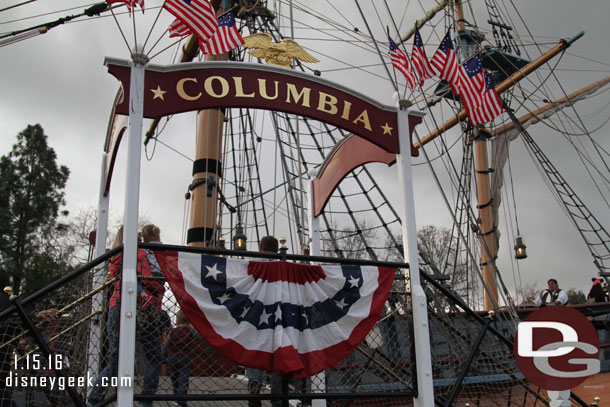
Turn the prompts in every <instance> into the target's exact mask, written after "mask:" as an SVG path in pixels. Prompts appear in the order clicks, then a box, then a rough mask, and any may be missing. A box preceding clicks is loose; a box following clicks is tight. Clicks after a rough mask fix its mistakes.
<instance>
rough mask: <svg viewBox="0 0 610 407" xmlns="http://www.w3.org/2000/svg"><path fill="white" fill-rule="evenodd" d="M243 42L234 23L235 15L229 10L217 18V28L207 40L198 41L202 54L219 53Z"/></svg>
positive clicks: (225, 51)
mask: <svg viewBox="0 0 610 407" xmlns="http://www.w3.org/2000/svg"><path fill="white" fill-rule="evenodd" d="M243 43H244V40H243V38H242V37H241V35H240V34H239V30H238V29H237V26H236V25H235V17H233V13H232V12H230V11H229V12H228V13H225V14H223V15H222V16H220V17H219V18H218V30H216V32H215V33H214V35H212V38H210V39H209V40H207V42H205V43H203V42H200V43H199V48H201V51H202V52H203V53H204V54H211V55H221V54H224V53H227V52H229V51H231V50H232V49H234V48H237V47H238V46H240V45H242V44H243Z"/></svg>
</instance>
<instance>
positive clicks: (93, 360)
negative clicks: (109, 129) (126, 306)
mask: <svg viewBox="0 0 610 407" xmlns="http://www.w3.org/2000/svg"><path fill="white" fill-rule="evenodd" d="M107 159H108V154H106V153H104V154H103V155H102V172H101V177H100V194H99V199H98V205H97V223H96V229H95V230H96V233H95V258H98V257H100V256H102V255H103V254H104V253H105V252H106V236H107V231H108V202H109V197H108V196H107V195H106V196H104V189H105V186H106V177H105V175H106V163H107ZM103 284H104V264H100V265H98V266H97V267H95V269H94V271H93V281H92V284H91V289H92V290H94V291H95V290H97V289H99V288H100V287H101V286H102V285H103ZM102 306H103V292H101V291H100V292H98V293H96V294H95V295H94V296H93V297H92V298H91V313H92V314H94V315H95V316H94V317H93V319H92V320H91V329H90V330H89V347H90V348H89V355H88V363H87V367H88V371H89V374H90V375H91V376H92V377H95V376H96V375H97V373H98V372H99V366H100V365H99V361H100V346H101V339H102V333H103V332H102V331H103V327H102V323H103V318H102V317H103V315H104V312H103V311H104V310H103V309H102ZM92 344H95V345H92ZM89 390H90V389H89Z"/></svg>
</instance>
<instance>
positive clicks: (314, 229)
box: [307, 170, 320, 256]
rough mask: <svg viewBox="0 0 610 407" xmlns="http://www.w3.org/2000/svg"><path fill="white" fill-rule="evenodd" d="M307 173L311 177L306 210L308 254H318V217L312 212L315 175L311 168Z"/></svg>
mask: <svg viewBox="0 0 610 407" xmlns="http://www.w3.org/2000/svg"><path fill="white" fill-rule="evenodd" d="M309 175H310V176H311V178H310V179H309V191H308V192H309V194H308V195H309V199H308V201H309V202H308V206H307V211H308V212H309V213H308V218H309V241H310V242H311V243H310V245H309V254H310V255H312V256H319V255H320V219H318V218H317V217H316V216H314V214H313V180H314V179H315V176H316V171H315V170H312V171H311V172H310V173H309Z"/></svg>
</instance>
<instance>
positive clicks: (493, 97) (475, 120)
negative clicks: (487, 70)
mask: <svg viewBox="0 0 610 407" xmlns="http://www.w3.org/2000/svg"><path fill="white" fill-rule="evenodd" d="M503 111H504V107H503V106H502V101H501V100H500V97H499V96H498V93H497V92H496V89H495V87H494V82H493V79H492V76H491V75H485V89H484V92H483V96H482V99H481V104H480V105H479V106H478V107H477V108H475V109H474V110H473V111H471V112H470V111H469V112H468V119H469V120H470V123H471V124H472V125H473V126H476V125H479V124H484V123H487V122H490V121H492V120H493V119H494V118H495V117H496V116H497V115H499V114H500V113H502V112H503Z"/></svg>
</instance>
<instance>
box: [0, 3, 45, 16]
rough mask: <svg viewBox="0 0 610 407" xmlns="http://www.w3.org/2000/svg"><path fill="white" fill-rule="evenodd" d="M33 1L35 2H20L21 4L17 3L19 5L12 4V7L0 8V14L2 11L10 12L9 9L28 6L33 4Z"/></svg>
mask: <svg viewBox="0 0 610 407" xmlns="http://www.w3.org/2000/svg"><path fill="white" fill-rule="evenodd" d="M35 1H37V0H28V1H24V2H21V3H19V4H14V5H12V6H8V7H5V8H2V9H0V13H1V12H3V11H6V10H10V9H12V8H16V7H19V6H23V5H25V4H28V3H33V2H35Z"/></svg>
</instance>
